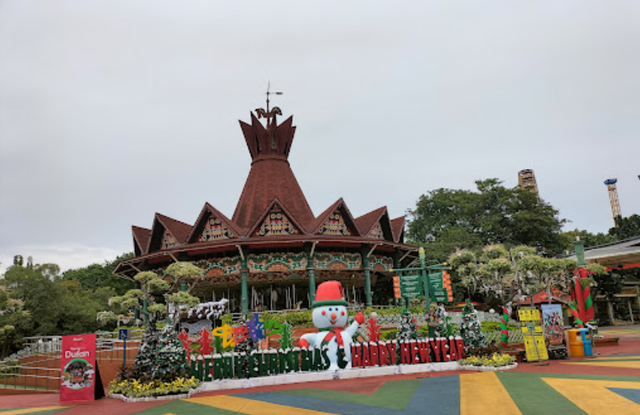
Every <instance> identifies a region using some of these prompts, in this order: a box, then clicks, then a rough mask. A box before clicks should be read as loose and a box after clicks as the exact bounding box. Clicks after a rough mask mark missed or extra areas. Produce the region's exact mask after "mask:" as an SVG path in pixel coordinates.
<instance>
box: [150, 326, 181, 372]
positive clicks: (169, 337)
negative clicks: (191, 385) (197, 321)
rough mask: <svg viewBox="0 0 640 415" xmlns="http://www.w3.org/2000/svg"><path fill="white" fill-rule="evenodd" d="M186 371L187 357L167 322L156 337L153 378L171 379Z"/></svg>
mask: <svg viewBox="0 0 640 415" xmlns="http://www.w3.org/2000/svg"><path fill="white" fill-rule="evenodd" d="M186 373H187V357H186V353H185V351H184V347H183V346H182V342H181V341H180V339H179V338H178V336H177V335H176V330H175V328H174V326H173V324H167V325H166V326H165V328H164V330H163V331H162V333H161V334H160V337H159V338H158V346H157V349H156V356H155V367H154V370H153V377H154V379H160V380H164V381H173V380H175V379H176V378H178V377H181V376H185V374H186Z"/></svg>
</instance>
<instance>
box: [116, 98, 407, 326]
mask: <svg viewBox="0 0 640 415" xmlns="http://www.w3.org/2000/svg"><path fill="white" fill-rule="evenodd" d="M256 113H257V114H258V116H256V115H254V114H253V113H251V123H250V124H248V123H245V122H242V121H240V128H241V130H242V133H243V135H244V138H245V141H246V143H247V147H248V148H249V153H250V154H251V159H252V163H251V170H250V171H249V176H248V178H247V181H246V183H245V185H244V189H243V190H242V194H241V196H240V200H239V201H238V204H237V206H236V209H235V212H234V213H233V216H232V217H231V218H228V217H227V216H225V215H224V214H223V213H222V212H220V211H218V210H217V209H216V208H215V207H213V206H211V205H210V204H208V203H206V204H205V205H204V207H203V208H202V211H201V212H200V215H199V216H198V218H197V219H196V220H195V222H194V224H193V225H190V224H187V223H184V222H181V221H178V220H175V219H172V218H169V217H167V216H164V215H161V214H159V213H156V215H155V217H154V219H153V225H152V227H151V229H147V228H141V227H138V226H133V227H132V228H133V245H134V250H135V257H134V258H131V259H128V260H125V261H122V262H121V263H120V264H118V266H117V267H116V269H115V271H114V273H115V274H117V275H120V276H123V277H125V278H129V279H131V278H133V276H134V275H135V274H136V273H138V272H140V271H143V270H153V271H155V272H157V273H158V274H159V275H162V276H163V278H165V279H166V280H167V281H170V282H176V283H177V281H175V278H174V277H173V276H171V275H168V274H167V273H166V272H165V271H164V270H165V269H166V267H167V266H168V265H170V264H171V263H172V262H174V261H190V262H193V263H194V264H196V265H197V266H199V267H201V268H202V269H203V276H202V277H200V278H198V279H197V280H196V281H191V282H190V283H191V284H195V286H194V288H193V290H192V291H191V293H192V294H194V295H197V296H199V297H200V298H201V300H205V301H211V300H216V299H220V298H223V297H224V298H227V299H229V301H230V310H231V311H233V312H236V311H239V312H242V313H247V312H249V311H261V310H267V309H268V310H282V309H295V308H306V307H308V306H309V304H310V303H312V302H313V301H314V298H315V289H316V285H317V284H319V283H320V282H323V281H326V280H330V279H334V280H339V281H341V282H342V284H343V286H344V288H345V292H346V296H347V300H348V302H349V303H350V304H351V305H355V304H363V305H367V306H371V305H372V289H374V288H375V287H376V283H380V281H388V280H390V276H389V274H388V270H389V269H391V268H393V267H395V268H398V267H401V266H404V265H406V264H407V263H408V262H410V261H412V260H413V259H414V258H415V257H416V254H417V248H416V247H414V246H409V245H405V244H404V243H403V240H404V222H405V218H404V216H400V217H398V218H395V219H391V218H390V217H389V212H388V211H387V208H386V207H384V206H383V207H381V208H378V209H375V210H373V211H371V212H369V213H367V214H364V215H362V216H360V217H357V218H354V217H353V216H352V215H351V212H350V211H349V208H348V207H347V204H346V203H345V202H344V200H343V199H342V198H340V199H338V200H336V201H335V202H334V203H333V204H331V206H329V207H328V208H327V209H326V210H325V211H324V212H322V213H321V214H319V215H318V216H315V215H314V214H313V212H312V211H311V208H310V207H309V204H308V203H307V199H306V198H305V196H304V193H303V192H302V189H301V188H300V185H299V184H298V181H297V180H296V177H295V175H294V174H293V171H292V170H291V166H290V165H289V161H288V157H289V152H290V151H291V144H292V142H293V138H294V134H295V131H296V127H295V126H294V125H293V117H289V118H287V119H286V120H285V121H284V122H282V123H280V124H278V122H277V120H276V116H277V115H279V114H281V111H280V109H279V108H277V107H275V108H273V110H272V111H268V109H267V111H264V110H262V109H258V110H256ZM259 118H265V120H266V123H265V124H266V125H263V123H262V122H261V121H260V120H259ZM389 284H391V282H389ZM390 293H391V291H390Z"/></svg>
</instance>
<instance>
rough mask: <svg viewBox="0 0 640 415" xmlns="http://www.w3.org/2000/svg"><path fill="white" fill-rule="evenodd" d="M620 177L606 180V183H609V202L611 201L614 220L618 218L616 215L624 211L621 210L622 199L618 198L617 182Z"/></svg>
mask: <svg viewBox="0 0 640 415" xmlns="http://www.w3.org/2000/svg"><path fill="white" fill-rule="evenodd" d="M617 182H618V179H607V180H605V181H604V184H606V185H607V189H609V202H610V203H611V213H612V214H613V220H614V221H615V220H616V217H618V216H622V211H621V210H620V200H619V199H618V188H617V187H616V183H617Z"/></svg>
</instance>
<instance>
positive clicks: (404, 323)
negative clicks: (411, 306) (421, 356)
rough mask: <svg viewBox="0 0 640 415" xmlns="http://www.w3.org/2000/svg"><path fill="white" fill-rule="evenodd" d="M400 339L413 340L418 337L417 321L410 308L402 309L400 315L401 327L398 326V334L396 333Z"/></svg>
mask: <svg viewBox="0 0 640 415" xmlns="http://www.w3.org/2000/svg"><path fill="white" fill-rule="evenodd" d="M396 338H397V339H398V340H405V341H406V340H412V339H417V338H418V332H417V331H416V322H415V320H414V319H413V316H412V315H411V313H409V310H407V309H404V310H402V315H401V316H400V327H398V334H397V335H396Z"/></svg>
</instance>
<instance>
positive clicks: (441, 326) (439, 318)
mask: <svg viewBox="0 0 640 415" xmlns="http://www.w3.org/2000/svg"><path fill="white" fill-rule="evenodd" d="M434 320H435V325H434V335H435V336H436V337H449V336H453V334H454V331H455V330H454V327H453V324H452V323H451V317H449V314H448V313H447V311H446V310H445V309H444V306H439V307H438V308H437V310H436V311H435V318H434Z"/></svg>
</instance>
